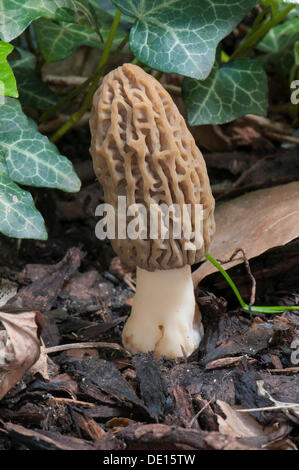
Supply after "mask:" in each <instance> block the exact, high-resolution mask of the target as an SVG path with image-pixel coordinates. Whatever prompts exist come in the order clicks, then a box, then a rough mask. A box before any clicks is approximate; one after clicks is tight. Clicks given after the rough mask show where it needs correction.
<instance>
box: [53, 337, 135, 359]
mask: <svg viewBox="0 0 299 470" xmlns="http://www.w3.org/2000/svg"><path fill="white" fill-rule="evenodd" d="M84 348H108V349H116V350H117V351H121V352H122V353H124V354H126V355H127V356H130V353H129V352H128V351H127V350H126V349H124V348H123V347H122V346H120V345H119V344H116V343H106V342H104V341H90V342H89V343H88V342H87V343H70V344H59V345H58V346H51V347H49V348H46V350H45V352H46V354H51V353H55V352H60V351H67V350H69V349H84Z"/></svg>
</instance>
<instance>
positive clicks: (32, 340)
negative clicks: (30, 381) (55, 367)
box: [0, 311, 44, 399]
mask: <svg viewBox="0 0 299 470" xmlns="http://www.w3.org/2000/svg"><path fill="white" fill-rule="evenodd" d="M0 321H2V323H3V325H4V327H5V330H6V331H4V330H3V331H1V336H0V399H1V398H3V396H4V395H5V394H6V393H7V392H8V391H9V390H10V389H11V388H12V387H13V386H14V385H15V384H16V383H17V382H18V381H19V380H20V379H21V378H22V376H23V375H24V373H25V372H26V371H27V370H28V369H30V367H31V366H32V365H33V364H34V363H35V362H36V361H37V360H38V358H39V355H40V342H39V336H40V332H41V329H42V327H43V326H44V320H43V317H42V315H41V314H40V313H39V312H35V311H32V312H24V313H20V314H11V313H4V312H0Z"/></svg>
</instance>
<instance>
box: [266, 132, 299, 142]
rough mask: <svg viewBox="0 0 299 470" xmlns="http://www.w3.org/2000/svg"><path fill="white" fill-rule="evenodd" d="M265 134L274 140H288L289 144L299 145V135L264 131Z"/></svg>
mask: <svg viewBox="0 0 299 470" xmlns="http://www.w3.org/2000/svg"><path fill="white" fill-rule="evenodd" d="M264 133H265V135H266V136H268V137H271V138H272V139H274V140H278V141H279V142H290V143H291V144H296V145H299V137H294V136H292V135H285V134H278V133H277V132H272V131H266V130H265V131H264Z"/></svg>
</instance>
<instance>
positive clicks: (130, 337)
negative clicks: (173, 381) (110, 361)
mask: <svg viewBox="0 0 299 470" xmlns="http://www.w3.org/2000/svg"><path fill="white" fill-rule="evenodd" d="M202 336H203V327H202V324H201V316H200V312H199V309H198V308H197V305H196V303H195V297H194V287H193V282H192V277H191V267H190V266H189V265H187V266H184V267H183V268H178V269H169V270H161V271H154V272H150V271H146V270H144V269H141V268H137V284H136V294H135V297H134V300H133V305H132V311H131V315H130V317H129V319H128V321H127V322H126V324H125V326H124V330H123V336H122V339H123V344H124V346H125V348H127V349H128V350H129V351H130V352H131V353H133V354H134V353H137V352H149V351H154V354H155V356H156V357H160V356H166V357H170V358H176V357H181V356H183V355H184V354H186V355H187V356H188V355H190V354H191V353H192V352H193V351H194V350H195V349H196V348H197V346H198V345H199V343H200V340H201V338H202Z"/></svg>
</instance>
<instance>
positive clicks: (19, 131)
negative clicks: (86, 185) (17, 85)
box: [0, 98, 80, 192]
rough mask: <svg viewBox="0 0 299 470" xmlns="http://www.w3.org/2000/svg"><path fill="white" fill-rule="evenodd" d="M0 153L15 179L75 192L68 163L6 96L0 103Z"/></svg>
mask: <svg viewBox="0 0 299 470" xmlns="http://www.w3.org/2000/svg"><path fill="white" fill-rule="evenodd" d="M0 153H2V155H4V157H5V161H6V166H7V171H8V174H9V176H10V178H11V179H12V180H14V181H16V182H17V183H21V184H25V185H30V186H38V187H47V188H57V189H62V190H63V191H68V192H76V191H79V189H80V180H79V178H78V177H77V175H76V173H75V171H74V169H73V166H72V163H71V162H70V161H69V160H68V159H67V158H66V157H64V156H62V155H60V153H59V151H58V150H57V148H56V146H55V145H54V144H52V143H51V142H50V141H49V140H48V139H47V137H45V136H43V135H42V134H40V133H39V132H38V131H37V130H35V129H34V128H33V126H32V125H31V124H30V123H29V121H28V119H27V117H26V116H25V114H24V113H23V112H22V109H21V106H20V103H19V102H18V101H17V100H15V99H13V98H6V100H5V103H4V104H2V105H1V106H0Z"/></svg>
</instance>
